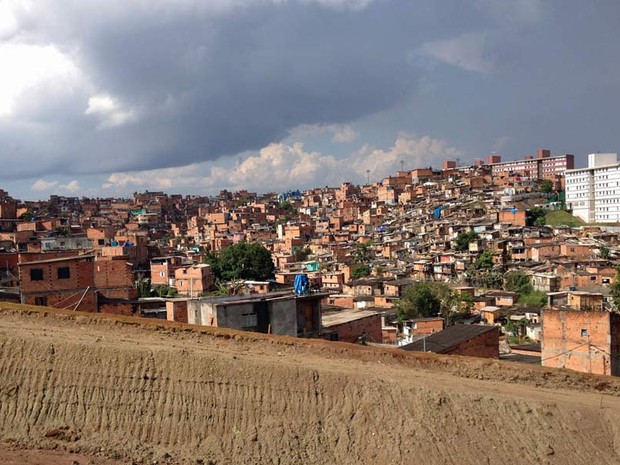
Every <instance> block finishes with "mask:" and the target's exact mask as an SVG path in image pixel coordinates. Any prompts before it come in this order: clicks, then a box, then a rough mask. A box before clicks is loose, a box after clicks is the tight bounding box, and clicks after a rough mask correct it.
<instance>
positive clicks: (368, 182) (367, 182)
mask: <svg viewBox="0 0 620 465" xmlns="http://www.w3.org/2000/svg"><path fill="white" fill-rule="evenodd" d="M366 185H367V186H370V170H366Z"/></svg>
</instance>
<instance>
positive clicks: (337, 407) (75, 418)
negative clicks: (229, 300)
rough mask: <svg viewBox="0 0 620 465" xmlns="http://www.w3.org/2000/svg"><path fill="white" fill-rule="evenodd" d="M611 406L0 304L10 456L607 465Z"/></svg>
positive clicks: (522, 375) (455, 369)
mask: <svg viewBox="0 0 620 465" xmlns="http://www.w3.org/2000/svg"><path fill="white" fill-rule="evenodd" d="M619 395H620V381H619V380H616V379H613V378H604V377H597V376H584V375H580V374H576V373H572V372H568V371H562V370H550V369H543V368H539V367H529V366H521V365H515V364H509V363H506V364H504V363H500V362H496V361H483V360H474V359H467V358H459V357H438V356H433V355H430V354H417V355H416V354H410V353H405V352H402V351H397V350H384V349H375V348H366V347H357V346H352V345H347V344H337V343H328V342H323V341H299V340H295V339H289V338H276V337H269V336H261V335H253V334H250V333H235V332H231V331H221V330H220V331H217V330H195V329H192V328H189V327H187V326H181V325H171V324H166V323H161V322H144V321H140V322H136V321H134V320H127V319H114V318H107V317H101V316H97V315H84V314H75V313H66V312H60V311H52V310H41V309H40V308H37V309H33V308H32V307H20V306H15V305H10V304H4V303H0V441H1V442H4V443H5V444H9V445H10V446H11V447H14V448H15V447H20V448H26V449H33V448H38V447H43V448H46V449H54V448H56V449H60V450H63V451H73V452H80V453H83V454H90V455H91V456H93V457H95V456H99V457H104V458H108V459H114V460H116V461H117V462H118V463H132V462H136V463H150V464H152V463H153V462H154V461H157V462H159V463H160V464H161V463H166V462H168V463H192V464H197V463H204V464H207V463H212V464H214V463H217V464H224V463H241V464H246V463H247V464H255V463H274V464H301V463H303V464H328V463H330V464H331V463H342V464H349V463H351V464H353V463H375V464H383V463H385V464H398V463H403V464H405V463H415V462H417V461H418V460H419V461H420V462H421V463H422V462H423V463H425V464H438V465H439V464H442V465H443V464H459V465H463V464H464V465H467V464H472V465H474V464H476V465H478V464H504V463H507V460H509V461H512V462H513V463H550V464H562V465H571V464H586V463H587V464H594V463H595V464H601V465H604V464H610V465H612V464H613V465H616V464H618V463H620V397H619ZM2 450H3V449H2V447H0V459H1V458H2ZM67 463H69V464H70V463H71V462H67Z"/></svg>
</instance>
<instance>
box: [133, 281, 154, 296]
mask: <svg viewBox="0 0 620 465" xmlns="http://www.w3.org/2000/svg"><path fill="white" fill-rule="evenodd" d="M136 290H137V291H138V298H144V297H151V280H150V279H149V278H144V277H141V278H139V279H138V280H137V281H136Z"/></svg>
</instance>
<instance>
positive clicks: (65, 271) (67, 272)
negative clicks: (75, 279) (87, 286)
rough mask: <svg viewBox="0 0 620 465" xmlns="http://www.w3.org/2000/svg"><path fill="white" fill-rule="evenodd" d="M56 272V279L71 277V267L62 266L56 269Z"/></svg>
mask: <svg viewBox="0 0 620 465" xmlns="http://www.w3.org/2000/svg"><path fill="white" fill-rule="evenodd" d="M56 272H57V273H58V279H69V278H70V277H71V268H69V267H68V266H63V267H61V268H58V269H57V270H56Z"/></svg>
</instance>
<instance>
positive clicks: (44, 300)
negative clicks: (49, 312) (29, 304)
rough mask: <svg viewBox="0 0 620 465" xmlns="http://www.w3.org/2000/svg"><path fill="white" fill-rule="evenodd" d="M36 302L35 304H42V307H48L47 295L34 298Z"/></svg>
mask: <svg viewBox="0 0 620 465" xmlns="http://www.w3.org/2000/svg"><path fill="white" fill-rule="evenodd" d="M34 304H35V305H40V306H42V307H46V306H47V297H45V296H42V297H35V298H34Z"/></svg>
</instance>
